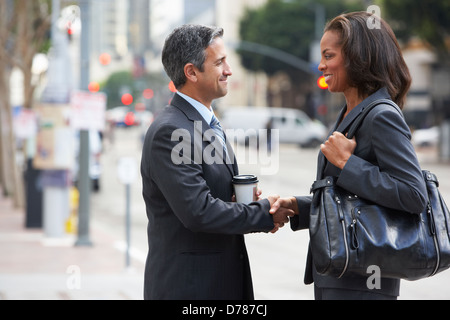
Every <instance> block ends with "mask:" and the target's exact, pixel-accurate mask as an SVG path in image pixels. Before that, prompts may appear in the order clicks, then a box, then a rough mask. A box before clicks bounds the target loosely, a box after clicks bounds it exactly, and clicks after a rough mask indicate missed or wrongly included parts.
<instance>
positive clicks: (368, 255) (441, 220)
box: [309, 100, 450, 280]
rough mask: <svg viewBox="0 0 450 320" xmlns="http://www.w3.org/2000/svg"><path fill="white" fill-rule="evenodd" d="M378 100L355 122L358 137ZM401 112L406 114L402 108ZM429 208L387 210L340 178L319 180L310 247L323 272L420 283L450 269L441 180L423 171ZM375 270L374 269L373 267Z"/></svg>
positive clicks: (351, 132) (448, 229) (448, 219)
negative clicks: (344, 186)
mask: <svg viewBox="0 0 450 320" xmlns="http://www.w3.org/2000/svg"><path fill="white" fill-rule="evenodd" d="M381 103H388V104H390V105H393V106H394V107H396V108H398V107H397V106H396V105H395V104H394V103H393V102H392V101H391V100H377V101H375V102H374V103H372V104H371V105H369V106H368V107H366V108H365V110H364V111H363V112H362V113H361V115H360V116H359V117H358V118H357V119H356V120H355V122H354V123H353V124H352V126H351V128H350V130H349V132H348V135H347V137H348V138H350V139H351V138H352V137H353V135H354V133H355V132H356V130H357V129H358V127H359V125H360V124H361V122H362V121H363V120H364V117H365V116H366V115H367V114H368V113H369V112H370V110H371V109H372V108H374V107H375V106H376V105H378V104H381ZM398 111H399V112H401V111H400V110H399V109H398ZM422 173H423V178H424V179H425V182H426V186H427V191H428V205H427V207H426V209H425V210H424V211H423V212H422V213H421V214H411V213H408V212H402V211H396V210H393V209H389V208H385V207H383V206H380V205H377V204H375V203H373V202H370V201H367V200H365V199H362V198H360V197H358V196H357V195H354V194H351V193H349V192H347V191H346V190H344V189H342V188H340V187H339V186H337V185H336V180H337V178H336V177H325V178H324V179H322V180H318V181H316V182H314V184H313V185H312V187H311V192H313V193H314V197H313V199H314V200H313V203H312V205H311V212H310V226H309V233H310V241H311V242H310V245H311V250H312V253H313V260H314V265H315V267H316V270H317V272H318V273H319V274H323V275H329V276H334V277H337V278H340V277H342V276H344V275H360V276H366V277H367V276H368V275H370V271H369V270H373V269H372V268H373V266H375V267H378V268H379V269H378V270H379V271H380V273H381V277H383V278H401V279H407V280H417V279H421V278H425V277H429V276H433V275H435V274H436V273H438V272H441V271H443V270H446V269H448V268H449V267H450V217H449V211H448V208H447V206H446V204H445V202H444V199H443V198H442V196H441V194H440V193H439V189H438V186H439V182H438V179H437V177H436V176H435V175H434V174H433V173H431V172H429V171H425V170H424V171H423V172H422ZM369 267H371V268H370V269H369Z"/></svg>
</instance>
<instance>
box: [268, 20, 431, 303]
mask: <svg viewBox="0 0 450 320" xmlns="http://www.w3.org/2000/svg"><path fill="white" fill-rule="evenodd" d="M373 19H378V20H376V21H372V20H373ZM371 22H376V23H374V24H371ZM321 52H322V59H321V62H320V64H319V70H320V71H321V72H322V73H323V75H324V76H325V79H326V82H327V84H328V90H329V91H330V92H342V93H343V94H344V96H345V99H346V105H345V107H344V108H343V109H342V111H341V113H340V115H339V117H338V119H337V121H336V123H335V125H334V128H333V130H332V131H331V133H330V135H329V137H328V139H327V141H326V142H325V143H323V144H322V145H321V152H320V153H319V159H318V172H317V178H318V179H320V178H321V177H324V176H336V177H338V179H337V184H338V185H339V186H340V187H342V188H344V189H346V190H348V191H349V192H352V193H355V194H357V195H358V196H360V197H363V198H365V199H367V200H370V201H373V202H375V203H377V204H380V205H383V206H385V207H389V208H393V209H398V210H403V211H407V212H411V213H420V212H422V210H423V209H424V208H425V206H426V188H425V183H424V181H423V178H422V173H421V169H420V166H419V163H418V160H417V156H416V154H415V151H414V148H413V146H412V144H411V141H410V138H411V133H410V130H409V128H408V126H407V124H406V123H405V120H404V118H403V116H402V114H401V113H400V112H399V111H398V110H397V109H396V108H394V107H392V106H390V105H387V104H384V105H379V106H377V107H376V108H375V109H373V110H372V111H371V112H370V113H369V114H368V116H367V117H366V119H365V120H364V122H363V123H362V125H361V127H360V129H359V130H358V132H357V133H356V136H355V138H353V139H352V140H350V139H347V138H346V137H345V135H343V134H342V133H340V132H346V130H348V128H349V126H350V125H351V124H352V122H353V121H354V120H355V119H356V118H357V116H358V115H359V113H360V112H361V111H362V110H363V109H364V108H365V107H366V106H368V105H369V104H370V103H371V102H373V101H375V100H378V99H385V98H387V99H392V100H393V101H394V102H395V103H397V105H398V106H400V108H403V105H404V101H405V96H406V93H407V91H408V89H409V87H410V83H411V78H410V75H409V71H408V67H407V66H406V64H405V61H404V60H403V57H402V54H401V51H400V47H399V45H398V43H397V40H396V38H395V35H394V33H393V32H392V29H391V28H390V27H389V25H388V24H387V23H386V22H384V21H383V20H382V19H380V18H378V17H374V16H371V15H369V14H368V13H365V12H355V13H349V14H344V15H341V16H338V17H336V18H335V19H333V20H332V21H330V22H329V23H328V24H327V26H326V27H325V32H324V35H323V37H322V40H321ZM338 131H339V132H338ZM311 201H312V197H311V196H306V197H291V198H284V199H279V200H278V201H277V202H276V203H275V204H274V206H272V209H271V210H272V212H275V211H276V210H277V208H279V207H280V206H281V207H287V208H291V209H293V210H294V211H295V212H296V214H297V215H296V216H294V217H293V218H291V227H292V229H293V230H300V229H305V228H308V226H309V211H310V205H311ZM386 259H389V257H386ZM313 262H314V252H311V250H310V251H309V254H308V259H307V265H306V272H305V283H306V284H310V283H312V282H314V289H315V290H314V293H315V298H316V299H318V300H321V299H396V298H397V296H398V295H399V288H400V280H399V279H387V278H382V279H381V287H380V288H379V289H370V288H368V286H367V280H368V277H369V276H371V274H368V275H367V277H358V276H347V277H345V276H344V277H342V278H340V279H338V278H334V277H330V276H323V275H320V274H319V273H318V272H317V271H316V270H315V267H314V263H313Z"/></svg>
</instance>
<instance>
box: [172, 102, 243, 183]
mask: <svg viewBox="0 0 450 320" xmlns="http://www.w3.org/2000/svg"><path fill="white" fill-rule="evenodd" d="M171 105H172V106H174V107H176V108H178V109H180V110H181V111H182V112H183V113H184V114H185V115H186V117H187V118H188V119H189V120H191V121H193V122H194V123H195V122H196V121H201V123H202V126H201V128H202V132H201V136H202V139H204V138H206V140H205V141H207V142H209V143H212V140H211V139H210V138H209V135H205V132H206V131H207V130H209V129H211V127H210V125H209V123H207V122H206V121H205V119H204V118H203V117H202V116H201V114H200V113H198V111H197V110H196V109H195V108H194V107H193V106H192V105H191V104H190V103H189V102H187V101H186V100H184V99H183V98H182V97H181V96H179V95H178V94H175V95H174V97H173V99H172V102H171ZM196 128H197V126H194V130H195V129H196ZM211 130H212V129H211ZM226 141H227V149H228V150H229V153H228V155H229V157H231V159H232V160H229V161H226V160H224V164H225V166H226V167H227V169H228V171H229V172H230V174H231V176H235V175H236V174H237V173H236V171H237V164H236V158H235V156H234V151H233V148H232V147H231V145H230V143H229V142H228V140H227V139H226ZM202 152H203V150H202ZM230 162H231V163H230Z"/></svg>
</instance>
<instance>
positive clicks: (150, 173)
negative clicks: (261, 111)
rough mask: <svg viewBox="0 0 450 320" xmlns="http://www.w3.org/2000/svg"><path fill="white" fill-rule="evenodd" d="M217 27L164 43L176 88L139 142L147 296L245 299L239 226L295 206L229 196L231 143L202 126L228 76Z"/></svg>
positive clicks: (246, 229) (278, 217) (258, 224)
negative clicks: (145, 221)
mask: <svg viewBox="0 0 450 320" xmlns="http://www.w3.org/2000/svg"><path fill="white" fill-rule="evenodd" d="M222 35H223V30H222V29H220V28H210V27H204V26H194V25H185V26H182V27H180V28H177V29H176V30H174V31H173V32H172V34H171V35H170V36H169V37H168V38H167V40H166V43H165V45H164V48H163V54H162V61H163V65H164V68H165V70H166V72H167V74H168V76H169V77H170V78H171V80H172V81H173V82H174V84H175V86H176V88H177V89H178V93H176V94H175V96H174V97H173V99H172V101H171V104H170V105H169V106H167V107H166V108H165V109H164V110H163V111H162V112H161V113H160V114H159V116H158V117H157V118H156V119H155V121H154V123H153V124H152V125H151V126H150V128H149V130H148V132H147V135H146V138H145V142H144V147H143V154H142V162H141V174H142V180H143V197H144V200H145V203H146V208H147V216H148V219H149V223H148V244H149V251H148V256H147V263H146V268H145V283H144V298H145V299H253V288H252V280H251V274H250V265H249V260H248V256H247V251H246V247H245V243H244V237H243V234H246V233H250V232H269V231H276V229H277V228H278V227H281V226H282V225H283V224H284V223H285V222H287V221H288V218H287V216H288V215H292V214H293V212H292V211H289V210H285V211H284V212H281V211H280V212H277V214H275V215H271V214H269V209H270V206H271V205H272V204H273V203H274V202H275V200H276V199H277V197H275V196H272V197H268V199H264V200H261V201H256V202H253V203H251V204H249V205H246V204H239V203H235V202H232V197H233V187H232V183H231V180H232V177H233V176H234V175H237V174H238V167H237V165H236V161H235V158H234V156H233V152H232V148H231V146H230V145H229V144H228V145H222V142H223V141H224V136H223V133H222V136H221V134H220V133H217V134H215V133H214V132H215V131H211V130H212V129H211V127H210V124H211V121H212V120H213V119H215V116H214V112H213V110H212V108H211V103H212V100H213V99H217V98H220V97H223V96H224V95H226V94H227V92H228V88H227V79H228V77H229V76H231V74H232V72H231V68H230V66H229V65H228V62H227V54H226V50H225V47H224V43H223V39H222ZM211 132H213V134H211ZM211 146H213V148H212V147H211Z"/></svg>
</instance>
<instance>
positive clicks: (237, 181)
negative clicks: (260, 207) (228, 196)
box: [232, 174, 258, 204]
mask: <svg viewBox="0 0 450 320" xmlns="http://www.w3.org/2000/svg"><path fill="white" fill-rule="evenodd" d="M232 183H233V186H234V192H235V194H236V202H238V203H244V204H249V203H250V202H253V201H256V200H257V198H256V190H257V188H258V178H257V177H256V176H254V175H252V174H241V175H238V176H234V177H233V180H232Z"/></svg>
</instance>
